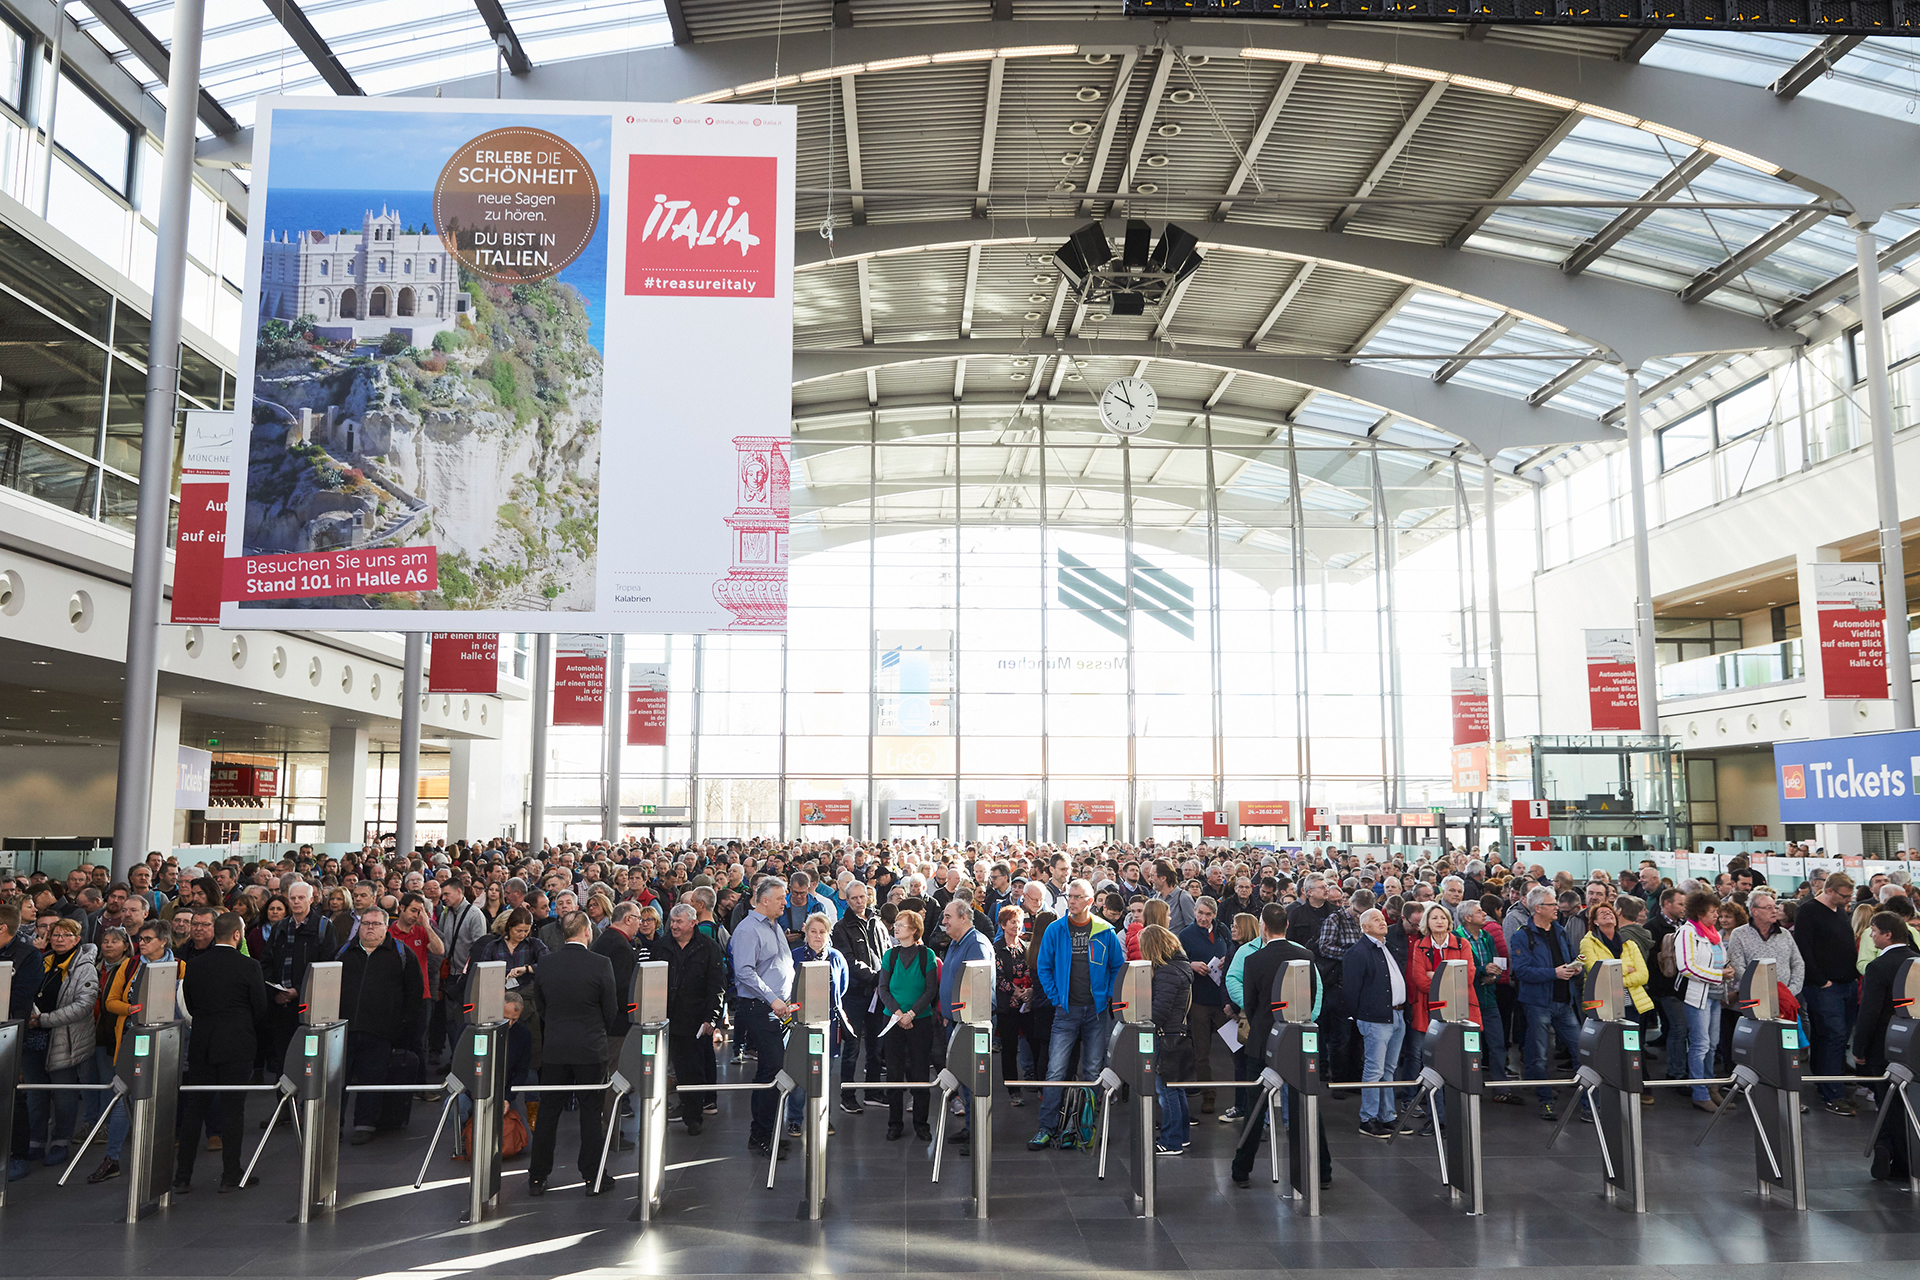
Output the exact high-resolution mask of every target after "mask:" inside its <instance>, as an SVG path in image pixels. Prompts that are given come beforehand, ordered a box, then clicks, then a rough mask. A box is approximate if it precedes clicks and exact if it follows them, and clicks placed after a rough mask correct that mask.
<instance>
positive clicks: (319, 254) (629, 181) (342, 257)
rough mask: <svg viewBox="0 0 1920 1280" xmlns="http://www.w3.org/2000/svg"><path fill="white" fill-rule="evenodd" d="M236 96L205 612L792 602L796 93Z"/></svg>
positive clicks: (468, 614) (264, 621) (291, 618)
mask: <svg viewBox="0 0 1920 1280" xmlns="http://www.w3.org/2000/svg"><path fill="white" fill-rule="evenodd" d="M256 110H257V117H256V124H255V132H254V148H253V159H254V169H253V183H252V190H253V210H254V215H253V217H252V218H251V219H250V225H249V229H248V249H247V254H248V256H247V289H246V296H245V298H244V300H243V306H244V313H243V332H246V333H250V334H253V335H255V340H254V341H253V342H251V343H248V344H245V346H244V348H243V350H242V352H241V361H240V375H239V386H240V413H239V419H240V424H241V426H242V430H240V431H237V432H236V435H237V436H238V437H239V438H238V439H237V440H236V441H235V444H234V447H233V451H232V454H231V457H232V470H233V475H232V480H231V487H230V493H229V497H228V499H227V511H226V524H225V535H226V543H225V549H226V553H227V554H226V561H225V574H224V582H223V591H222V596H223V604H222V607H221V621H222V623H223V624H224V625H227V626H242V625H244V626H249V627H275V626H292V627H313V626H319V625H324V626H326V627H330V628H335V629H355V630H385V631H391V630H394V629H396V628H401V629H414V627H417V629H422V630H424V629H426V628H427V627H428V626H431V625H432V623H433V622H434V621H439V622H440V624H441V625H443V626H444V625H446V624H447V623H448V622H453V623H454V624H455V625H465V626H469V627H475V628H485V629H492V630H496V631H507V630H514V631H536V630H554V629H556V624H558V625H564V626H567V627H570V628H581V629H589V628H592V629H600V630H609V631H610V630H619V631H624V632H628V633H636V632H654V633H659V632H682V633H684V632H711V631H730V630H733V631H738V630H747V631H781V630H784V629H785V625H786V558H787V516H788V462H787V444H786V441H787V438H788V435H789V418H790V413H791V386H790V384H791V373H792V364H791V360H792V355H791V349H792V328H793V325H792V314H793V287H792V282H793V193H794V147H795V131H796V113H795V109H794V108H792V107H781V106H740V107H719V106H713V105H703V106H701V107H699V108H698V109H697V110H689V109H687V108H685V107H679V106H653V105H643V106H634V105H616V104H605V103H575V102H539V103H527V102H514V103H507V102H488V101H484V100H477V101H476V100H465V101H455V100H451V99H448V100H445V101H440V100H413V99H407V100H401V99H371V98H358V99H353V98H343V99H339V100H322V99H309V98H275V97H263V98H261V99H259V100H258V105H257V108H256ZM666 477H671V481H670V482H666V480H665V478H666ZM603 491H604V494H603ZM639 495H644V497H645V501H635V500H630V499H633V498H635V497H637V496H639ZM603 496H604V499H605V500H603ZM316 613H322V614H324V615H325V617H324V619H317V618H315V616H314V615H315V614H316ZM409 613H411V614H416V615H423V616H422V617H421V618H420V621H419V623H417V624H412V625H410V624H409V623H408V622H407V621H406V619H405V618H404V616H402V617H396V616H395V615H396V614H399V615H406V614H409ZM448 615H454V616H453V617H448Z"/></svg>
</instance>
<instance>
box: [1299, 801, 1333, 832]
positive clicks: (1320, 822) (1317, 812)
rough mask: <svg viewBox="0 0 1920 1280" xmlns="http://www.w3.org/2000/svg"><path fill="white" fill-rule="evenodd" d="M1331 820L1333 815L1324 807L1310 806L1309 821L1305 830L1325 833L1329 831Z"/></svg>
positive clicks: (1308, 809)
mask: <svg viewBox="0 0 1920 1280" xmlns="http://www.w3.org/2000/svg"><path fill="white" fill-rule="evenodd" d="M1331 818H1332V814H1331V813H1330V812H1329V811H1328V810H1327V809H1326V808H1325V807H1324V806H1320V805H1311V804H1310V805H1308V806H1307V820H1306V823H1305V825H1304V829H1303V830H1304V831H1325V830H1327V829H1328V824H1329V822H1330V821H1331Z"/></svg>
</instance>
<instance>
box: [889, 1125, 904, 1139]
mask: <svg viewBox="0 0 1920 1280" xmlns="http://www.w3.org/2000/svg"><path fill="white" fill-rule="evenodd" d="M906 1133H907V1127H906V1126H905V1125H903V1124H890V1125H888V1126H887V1141H888V1142H898V1141H900V1139H901V1138H903V1137H905V1136H906Z"/></svg>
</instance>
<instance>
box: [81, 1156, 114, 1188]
mask: <svg viewBox="0 0 1920 1280" xmlns="http://www.w3.org/2000/svg"><path fill="white" fill-rule="evenodd" d="M119 1176H120V1162H119V1161H118V1160H111V1159H109V1160H102V1161H101V1162H100V1167H99V1168H97V1169H95V1170H94V1171H93V1172H92V1173H90V1174H88V1175H87V1181H88V1182H89V1183H100V1182H105V1181H106V1180H107V1179H108V1178H117V1177H119Z"/></svg>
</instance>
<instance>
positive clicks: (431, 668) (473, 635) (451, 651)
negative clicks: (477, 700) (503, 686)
mask: <svg viewBox="0 0 1920 1280" xmlns="http://www.w3.org/2000/svg"><path fill="white" fill-rule="evenodd" d="M427 692H428V693H498V692H500V633H499V632H497V631H442V632H437V633H435V635H434V637H433V643H432V644H431V645H430V646H429V648H428V657H427Z"/></svg>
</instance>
